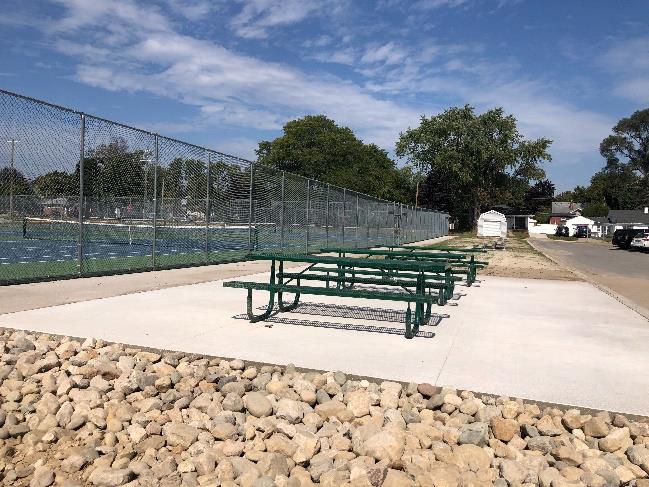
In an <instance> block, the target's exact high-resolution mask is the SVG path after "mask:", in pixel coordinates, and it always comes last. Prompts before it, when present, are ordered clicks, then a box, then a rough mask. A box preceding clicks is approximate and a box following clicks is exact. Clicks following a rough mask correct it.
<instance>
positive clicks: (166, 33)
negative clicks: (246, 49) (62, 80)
mask: <svg viewBox="0 0 649 487" xmlns="http://www.w3.org/2000/svg"><path fill="white" fill-rule="evenodd" d="M66 1H68V0H66ZM105 3H108V2H107V0H95V2H93V6H92V7H89V10H90V12H89V13H84V12H79V10H83V9H84V5H85V3H81V4H80V3H70V6H69V8H70V9H71V11H70V12H69V15H68V16H67V17H66V18H65V19H63V20H62V21H61V22H60V23H59V25H65V26H66V31H65V32H70V31H71V30H75V32H74V35H65V34H59V36H60V37H62V39H60V40H59V41H58V42H56V43H55V44H54V45H55V47H56V48H57V49H59V50H60V51H61V52H64V53H66V54H68V55H74V57H75V58H78V59H81V61H80V63H79V65H78V66H77V78H78V79H79V80H80V81H82V82H84V83H87V84H89V85H92V86H96V87H101V88H105V89H108V90H125V91H129V92H138V91H143V92H149V93H153V94H156V95H159V96H164V97H169V98H173V99H177V100H180V101H182V102H184V103H188V104H192V105H195V106H197V107H198V108H199V109H200V110H201V117H204V118H205V119H206V120H207V121H208V122H209V123H212V124H229V125H239V126H243V127H254V128H260V129H277V128H279V127H280V126H281V124H282V123H283V121H285V120H288V119H291V118H294V117H299V116H303V115H306V114H313V113H324V114H326V115H327V116H329V117H331V118H333V119H335V120H336V121H337V122H339V123H341V124H345V125H349V126H351V127H352V128H353V129H354V130H356V131H357V132H358V133H359V135H360V136H361V137H364V138H366V139H367V140H368V141H372V142H376V143H378V144H379V145H382V146H383V147H391V146H392V145H393V144H394V141H395V140H396V137H397V135H398V133H399V131H400V130H401V129H403V128H404V127H405V126H407V125H409V124H412V123H414V122H416V120H417V119H418V113H419V110H415V109H414V108H409V107H407V106H402V105H399V104H397V103H395V102H392V101H389V100H385V99H381V98H378V97H376V96H375V95H373V94H372V93H371V92H369V91H367V90H365V89H363V88H362V87H360V86H358V85H356V84H354V83H351V82H348V81H345V80H342V79H340V78H338V77H334V76H330V75H323V74H317V75H309V74H305V73H304V72H302V71H299V70H297V69H293V68H290V67H288V66H286V65H283V64H277V63H270V62H266V61H263V60H260V59H257V58H254V57H250V56H245V55H242V54H239V53H236V52H234V51H231V50H229V49H226V48H224V47H223V46H221V45H218V44H216V43H214V42H212V41H207V40H202V39H196V38H193V37H190V36H187V35H183V34H181V33H178V32H176V31H175V30H173V29H172V28H171V26H170V23H169V22H168V21H166V19H164V18H162V19H159V21H157V22H155V23H154V24H153V25H152V26H151V27H149V26H148V24H143V23H142V22H140V20H139V19H140V18H142V17H148V15H149V12H148V11H147V10H146V8H142V7H139V8H135V4H134V3H132V2H128V1H126V0H124V2H122V3H124V8H122V9H119V10H111V7H108V6H106V5H105ZM134 10H138V12H139V14H138V17H137V18H135V17H134V16H133V15H132V12H133V11H134ZM97 11H104V12H110V14H109V20H110V24H111V25H110V27H108V26H106V25H105V21H106V20H107V17H105V16H100V15H97V14H96V12H97ZM156 12H157V10H154V11H153V12H152V13H156ZM72 26H74V27H72ZM117 29H119V30H123V31H129V32H134V37H133V38H131V37H126V36H125V37H122V38H121V40H120V44H119V45H117V46H112V45H108V46H107V45H106V44H105V43H104V42H103V41H104V39H105V37H106V36H109V37H112V31H113V30H117ZM58 32H59V33H60V32H62V31H58ZM77 38H80V39H83V42H82V43H77V41H75V39H77Z"/></svg>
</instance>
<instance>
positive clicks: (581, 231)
mask: <svg viewBox="0 0 649 487" xmlns="http://www.w3.org/2000/svg"><path fill="white" fill-rule="evenodd" d="M575 237H577V238H590V228H588V227H587V226H586V225H579V226H578V227H577V229H576V230H575Z"/></svg>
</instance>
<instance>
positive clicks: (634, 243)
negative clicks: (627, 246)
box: [631, 230, 649, 250]
mask: <svg viewBox="0 0 649 487" xmlns="http://www.w3.org/2000/svg"><path fill="white" fill-rule="evenodd" d="M631 247H632V248H634V249H641V250H644V249H649V230H640V231H639V232H638V233H637V234H636V236H635V237H634V238H633V240H631Z"/></svg>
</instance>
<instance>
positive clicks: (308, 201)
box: [306, 179, 311, 254]
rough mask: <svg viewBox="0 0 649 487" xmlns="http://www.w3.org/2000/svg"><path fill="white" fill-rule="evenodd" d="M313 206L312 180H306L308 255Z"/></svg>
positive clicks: (307, 251)
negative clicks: (310, 217)
mask: <svg viewBox="0 0 649 487" xmlns="http://www.w3.org/2000/svg"><path fill="white" fill-rule="evenodd" d="M310 206H311V180H310V179H307V180H306V253H307V254H308V253H309V207H310Z"/></svg>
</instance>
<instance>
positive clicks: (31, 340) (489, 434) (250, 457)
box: [0, 328, 649, 487]
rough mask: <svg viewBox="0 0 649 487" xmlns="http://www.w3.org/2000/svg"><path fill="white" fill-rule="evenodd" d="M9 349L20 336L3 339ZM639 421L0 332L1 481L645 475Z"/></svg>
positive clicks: (299, 482) (498, 479) (548, 483)
mask: <svg viewBox="0 0 649 487" xmlns="http://www.w3.org/2000/svg"><path fill="white" fill-rule="evenodd" d="M17 345H20V346H17ZM648 479H649V422H646V421H634V420H631V419H629V418H628V417H625V416H623V415H620V414H616V415H614V416H612V415H610V414H609V413H606V412H599V413H598V412H595V413H592V412H590V413H589V414H582V412H580V411H579V410H577V409H569V410H567V411H563V410H561V409H559V408H556V407H545V406H543V407H540V406H539V405H537V404H534V403H532V402H529V401H521V400H518V399H514V398H510V397H498V398H493V397H488V396H480V395H476V394H474V393H472V392H469V391H457V390H455V389H453V388H450V387H445V388H438V387H435V386H432V385H431V384H414V383H411V384H407V385H402V384H400V383H397V382H392V381H383V382H380V383H375V382H372V381H369V380H356V379H353V378H351V377H349V376H347V375H346V374H344V373H343V372H340V371H338V372H322V373H320V372H300V371H298V370H297V369H296V368H295V366H292V365H289V366H286V367H278V366H271V365H266V366H254V367H252V366H250V365H246V363H245V362H244V361H243V360H238V359H234V360H222V359H218V358H213V357H204V356H199V355H192V354H184V353H178V352H173V353H172V352H157V351H152V350H146V351H145V350H141V349H138V348H137V347H130V346H125V345H120V344H111V343H106V342H103V341H100V340H93V339H88V340H85V341H80V340H76V339H71V338H64V337H63V338H59V337H53V336H50V335H44V334H37V333H27V332H21V331H14V330H6V329H1V328H0V483H1V484H2V485H16V486H20V487H26V486H28V485H29V486H30V487H50V486H52V485H57V486H62V487H63V486H65V487H80V486H85V485H89V486H118V485H128V486H129V487H148V486H158V485H160V486H165V487H172V486H174V487H175V486H181V485H183V486H184V485H187V486H208V485H220V486H223V487H234V486H241V487H271V486H281V487H297V486H312V485H323V486H331V487H338V486H343V485H344V486H345V487H361V486H363V487H380V486H383V487H392V486H419V487H428V486H432V487H452V486H461V485H465V486H475V487H482V486H488V485H493V486H496V487H508V486H509V487H511V486H525V487H528V486H536V485H538V486H540V487H563V486H573V485H574V486H587V487H604V486H618V485H623V486H630V487H633V486H635V487H649V485H648V484H649V481H648Z"/></svg>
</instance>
